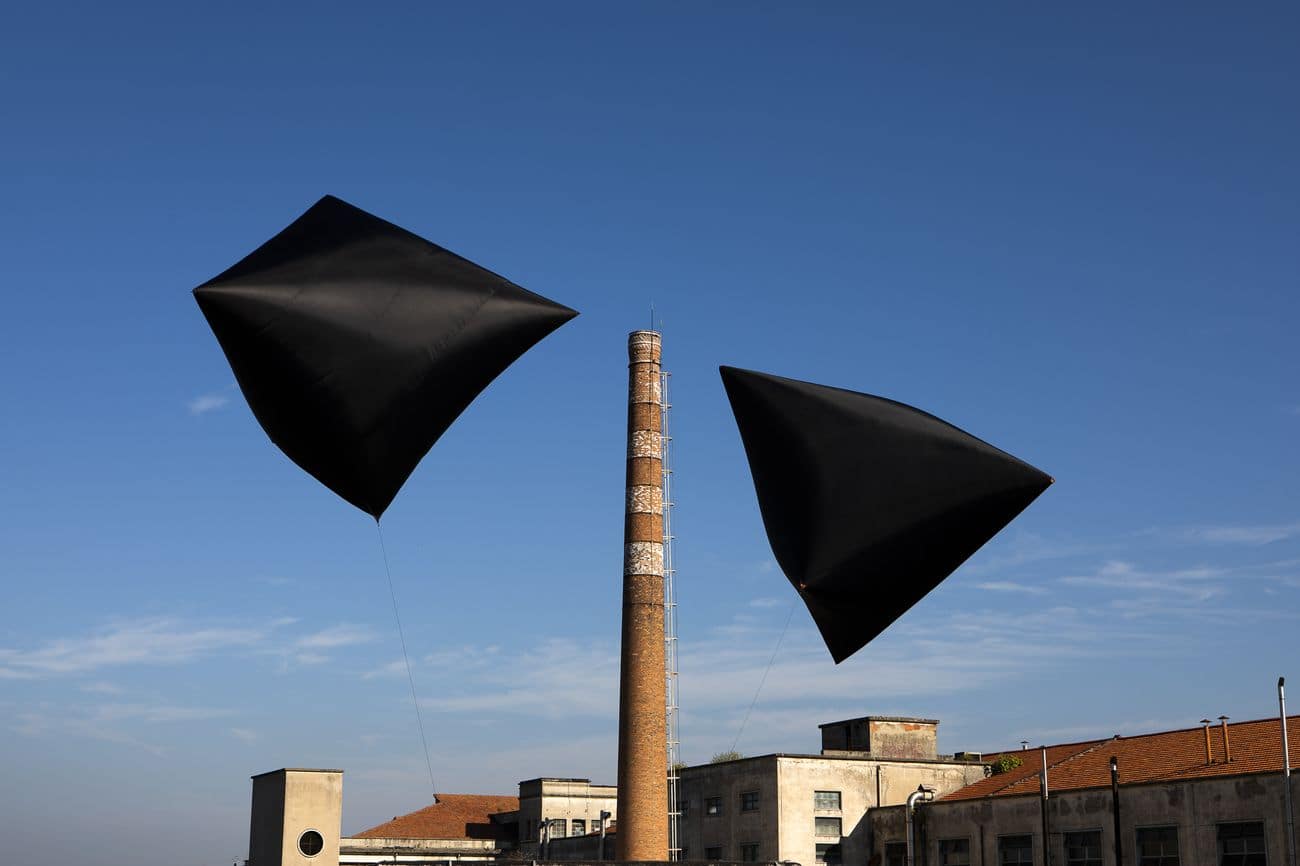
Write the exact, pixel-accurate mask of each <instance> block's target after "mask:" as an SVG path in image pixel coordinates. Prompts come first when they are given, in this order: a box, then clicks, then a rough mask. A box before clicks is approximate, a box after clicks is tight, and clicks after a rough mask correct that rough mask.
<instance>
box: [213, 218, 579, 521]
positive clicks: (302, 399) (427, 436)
mask: <svg viewBox="0 0 1300 866" xmlns="http://www.w3.org/2000/svg"><path fill="white" fill-rule="evenodd" d="M194 297H195V298H196V299H197V300H198V303H199V307H200V308H201V309H202V310H203V315H204V316H206V317H207V320H208V324H209V325H211V326H212V330H213V332H214V333H215V334H216V336H217V340H218V341H219V342H220V343H221V348H222V350H223V351H225V353H226V358H227V359H228V360H229V361H230V366H231V367H232V368H233V369H234V371H235V378H236V380H237V381H238V382H239V387H240V389H241V390H242V391H243V392H244V396H245V397H246V398H247V400H248V404H249V406H250V407H251V408H252V410H253V414H254V415H255V416H257V420H258V421H259V422H260V423H261V425H262V428H263V429H264V430H266V433H267V435H268V436H270V437H271V440H272V441H273V442H274V443H275V444H276V445H278V446H279V447H280V449H281V450H282V451H284V453H285V454H286V455H288V457H289V458H290V459H291V460H293V462H295V463H297V464H298V465H299V466H301V467H302V468H303V469H305V470H306V471H307V472H309V473H311V474H312V475H313V476H315V477H316V478H317V479H318V480H319V481H320V482H321V483H322V484H324V485H325V486H326V487H328V488H330V489H331V490H333V491H334V492H335V493H337V494H338V495H339V496H341V497H343V498H344V499H346V500H347V501H348V502H350V503H352V504H353V505H355V506H356V507H358V508H360V509H361V510H362V511H365V512H367V513H368V514H371V515H373V516H374V517H375V518H376V519H378V518H379V516H380V515H381V514H383V513H384V509H386V508H387V507H388V505H389V503H391V502H392V501H393V497H394V496H396V495H397V491H398V490H399V489H400V488H401V486H402V484H403V483H404V482H405V481H406V479H407V477H408V476H409V475H410V474H411V472H412V471H413V470H414V469H415V467H416V464H418V463H419V462H420V459H421V458H422V457H423V456H424V455H425V454H426V453H427V452H428V450H429V449H430V448H431V447H432V446H433V443H434V442H436V441H437V440H438V437H440V436H441V435H442V434H443V433H444V432H445V431H446V430H447V428H448V427H450V426H451V424H452V422H453V421H455V420H456V418H457V417H458V416H459V415H460V413H461V412H462V411H464V409H465V408H466V407H467V406H468V405H469V404H470V403H471V402H472V401H473V400H474V398H475V397H477V396H478V394H479V393H480V392H481V391H482V390H483V389H484V388H486V387H487V386H488V384H489V383H490V382H491V381H492V380H493V379H495V378H496V377H497V376H498V375H499V374H500V373H501V372H502V371H503V370H505V369H506V367H508V366H510V364H511V363H513V362H514V361H515V360H516V359H517V358H518V357H519V356H520V355H522V354H523V353H524V352H526V351H527V350H528V349H529V348H531V347H532V346H533V345H534V344H535V343H537V342H538V341H539V340H541V339H542V338H543V337H545V336H546V335H547V334H549V333H550V332H551V331H553V330H555V329H556V328H558V327H559V326H560V325H562V324H564V323H565V322H567V321H568V320H569V319H571V318H573V317H574V316H576V315H577V313H576V312H574V311H573V310H571V309H569V308H568V307H565V306H562V305H560V304H557V303H555V302H554V301H550V300H547V299H546V298H543V297H542V296H540V295H536V294H533V293H532V292H530V291H528V290H527V289H523V288H521V287H519V286H517V285H515V284H514V283H512V282H510V281H509V280H506V279H504V278H502V277H499V276H497V275H496V274H494V273H492V272H491V271H488V270H485V269H483V268H481V267H479V266H478V265H476V264H474V263H473V262H470V261H467V260H466V259H463V258H461V257H460V256H457V255H456V254H454V253H451V252H448V251H447V250H445V249H443V248H442V247H440V246H438V245H436V244H433V243H430V242H429V241H426V240H424V239H423V238H421V237H418V236H416V235H414V234H411V233H410V232H408V231H406V230H405V229H402V228H399V227H398V226H395V225H393V224H392V223H389V222H385V221H384V220H382V219H380V218H378V217H376V216H373V215H371V214H368V213H366V212H365V211H363V210H360V209H358V208H356V207H353V206H352V205H350V204H348V203H346V202H344V201H341V200H339V199H337V198H334V197H333V196H325V197H324V198H322V199H321V200H320V201H318V202H316V204H314V205H312V207H311V208H310V209H309V210H308V211H307V212H306V213H304V214H303V215H302V216H300V217H299V218H298V219H297V220H295V221H294V222H293V223H292V224H291V225H289V226H288V227H287V228H286V229H284V231H282V232H280V233H279V234H278V235H276V236H275V237H273V238H271V239H270V240H269V241H267V242H266V243H265V244H263V245H262V246H260V247H258V248H257V249H256V250H254V251H253V252H252V253H251V254H250V255H248V256H247V257H246V258H244V259H243V260H242V261H240V262H239V263H238V264H236V265H235V266H234V267H232V268H230V269H229V270H227V271H226V272H224V273H223V274H221V275H220V276H218V277H215V278H213V279H211V280H209V281H208V282H206V283H204V284H203V285H201V286H199V287H198V288H197V289H195V290H194Z"/></svg>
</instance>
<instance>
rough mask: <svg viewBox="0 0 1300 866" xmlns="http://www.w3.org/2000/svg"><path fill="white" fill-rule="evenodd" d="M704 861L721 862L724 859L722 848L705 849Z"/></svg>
mask: <svg viewBox="0 0 1300 866" xmlns="http://www.w3.org/2000/svg"><path fill="white" fill-rule="evenodd" d="M704 859H705V860H721V859H722V849H721V848H705V849H704Z"/></svg>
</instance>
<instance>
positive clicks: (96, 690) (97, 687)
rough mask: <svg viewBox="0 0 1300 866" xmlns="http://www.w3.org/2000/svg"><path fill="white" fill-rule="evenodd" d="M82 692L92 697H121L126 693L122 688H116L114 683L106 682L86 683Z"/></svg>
mask: <svg viewBox="0 0 1300 866" xmlns="http://www.w3.org/2000/svg"><path fill="white" fill-rule="evenodd" d="M81 690H82V691H83V692H87V693H89V694H92V695H120V694H122V693H123V692H124V691H126V690H125V689H123V688H122V687H121V686H115V685H113V684H112V683H108V682H104V681H103V680H100V681H98V682H93V683H86V684H85V685H83V686H81Z"/></svg>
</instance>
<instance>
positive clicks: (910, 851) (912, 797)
mask: <svg viewBox="0 0 1300 866" xmlns="http://www.w3.org/2000/svg"><path fill="white" fill-rule="evenodd" d="M933 799H934V788H927V787H925V785H917V787H916V790H915V791H913V792H912V793H910V794H908V795H907V810H906V812H905V813H904V814H905V815H906V819H905V820H906V822H907V862H906V864H905V866H916V822H915V821H914V820H913V818H912V812H913V810H915V809H916V804H917V803H918V802H921V803H928V802H930V801H931V800H933Z"/></svg>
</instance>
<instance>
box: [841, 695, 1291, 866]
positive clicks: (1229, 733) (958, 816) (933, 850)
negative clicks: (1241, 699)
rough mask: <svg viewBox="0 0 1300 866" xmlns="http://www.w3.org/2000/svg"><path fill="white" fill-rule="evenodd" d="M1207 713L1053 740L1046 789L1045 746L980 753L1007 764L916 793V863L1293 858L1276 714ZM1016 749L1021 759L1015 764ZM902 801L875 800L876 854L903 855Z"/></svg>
mask: <svg viewBox="0 0 1300 866" xmlns="http://www.w3.org/2000/svg"><path fill="white" fill-rule="evenodd" d="M1203 725H1204V727H1202V728H1188V729H1184V730H1175V731H1164V732H1160V733H1154V734H1144V735H1141V736H1133V737H1120V736H1115V737H1113V738H1109V739H1104V740H1090V741H1087V742H1082V743H1067V744H1063V745H1055V746H1048V747H1046V750H1045V752H1046V765H1047V783H1048V784H1047V799H1046V800H1045V801H1044V799H1043V791H1042V773H1043V763H1044V752H1043V751H1042V750H1039V749H1031V750H1025V751H1015V752H1009V753H999V754H993V755H985V756H984V757H985V760H986V761H987V762H988V763H989V764H990V768H991V769H993V768H996V767H999V766H1004V767H1010V768H1009V769H1007V770H1006V771H1004V772H999V773H991V774H990V775H989V776H988V777H987V778H983V779H980V780H978V781H976V782H974V783H973V784H971V785H968V786H966V787H964V788H960V789H958V790H956V791H950V792H946V793H945V792H942V791H940V792H938V794H937V795H936V796H937V799H935V800H934V801H933V802H923V803H919V804H917V805H916V808H915V813H914V815H913V819H914V820H913V822H912V823H913V826H914V828H915V830H914V832H915V836H914V837H913V838H914V844H915V858H914V862H915V863H916V864H918V866H995V864H996V866H1031V864H1033V866H1044V864H1046V866H1115V864H1117V863H1122V864H1125V866H1211V864H1219V866H1288V864H1289V863H1294V862H1295V861H1294V860H1290V859H1289V853H1288V830H1289V828H1288V819H1289V817H1290V816H1288V815H1287V810H1286V804H1287V801H1286V797H1285V796H1284V782H1283V757H1282V755H1283V745H1282V730H1281V729H1282V725H1281V722H1280V720H1279V719H1276V718H1275V719H1264V720H1260V721H1251V722H1239V723H1236V724H1226V720H1225V723H1224V724H1222V725H1213V726H1211V725H1210V724H1209V723H1208V722H1205V723H1203ZM1287 727H1288V734H1289V737H1290V738H1291V739H1292V740H1294V739H1295V738H1296V737H1297V736H1298V735H1300V717H1295V716H1293V717H1290V718H1288V719H1287ZM1112 758H1113V759H1114V764H1115V770H1116V773H1115V779H1114V781H1115V783H1116V784H1115V785H1112V773H1111V762H1112ZM1000 759H1002V760H1000ZM1017 759H1019V760H1020V761H1021V763H1020V764H1019V765H1018V766H1013V767H1012V766H1010V765H1012V764H1015V763H1016V760H1017ZM1293 760H1294V759H1293ZM1289 781H1290V785H1291V788H1292V790H1291V799H1292V801H1293V802H1294V800H1295V799H1296V798H1297V797H1300V785H1297V784H1296V781H1295V778H1294V776H1293V777H1291V778H1290V780H1289ZM1044 804H1045V805H1046V809H1045V810H1044ZM906 811H907V809H906V806H891V807H888V808H879V809H873V810H872V811H871V813H870V825H871V826H870V835H871V837H872V838H873V840H874V841H873V844H872V848H871V854H872V856H871V858H870V862H876V863H882V864H883V866H904V864H905V862H906V858H907V836H908V834H907V815H906ZM1044 811H1046V822H1044ZM1044 831H1046V832H1044ZM1117 831H1118V833H1117ZM1044 840H1046V846H1044ZM1117 841H1118V850H1117V848H1116V842H1117ZM1044 848H1046V851H1045V850H1044ZM1044 854H1046V857H1044ZM858 862H860V863H865V862H868V861H866V860H862V861H858Z"/></svg>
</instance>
